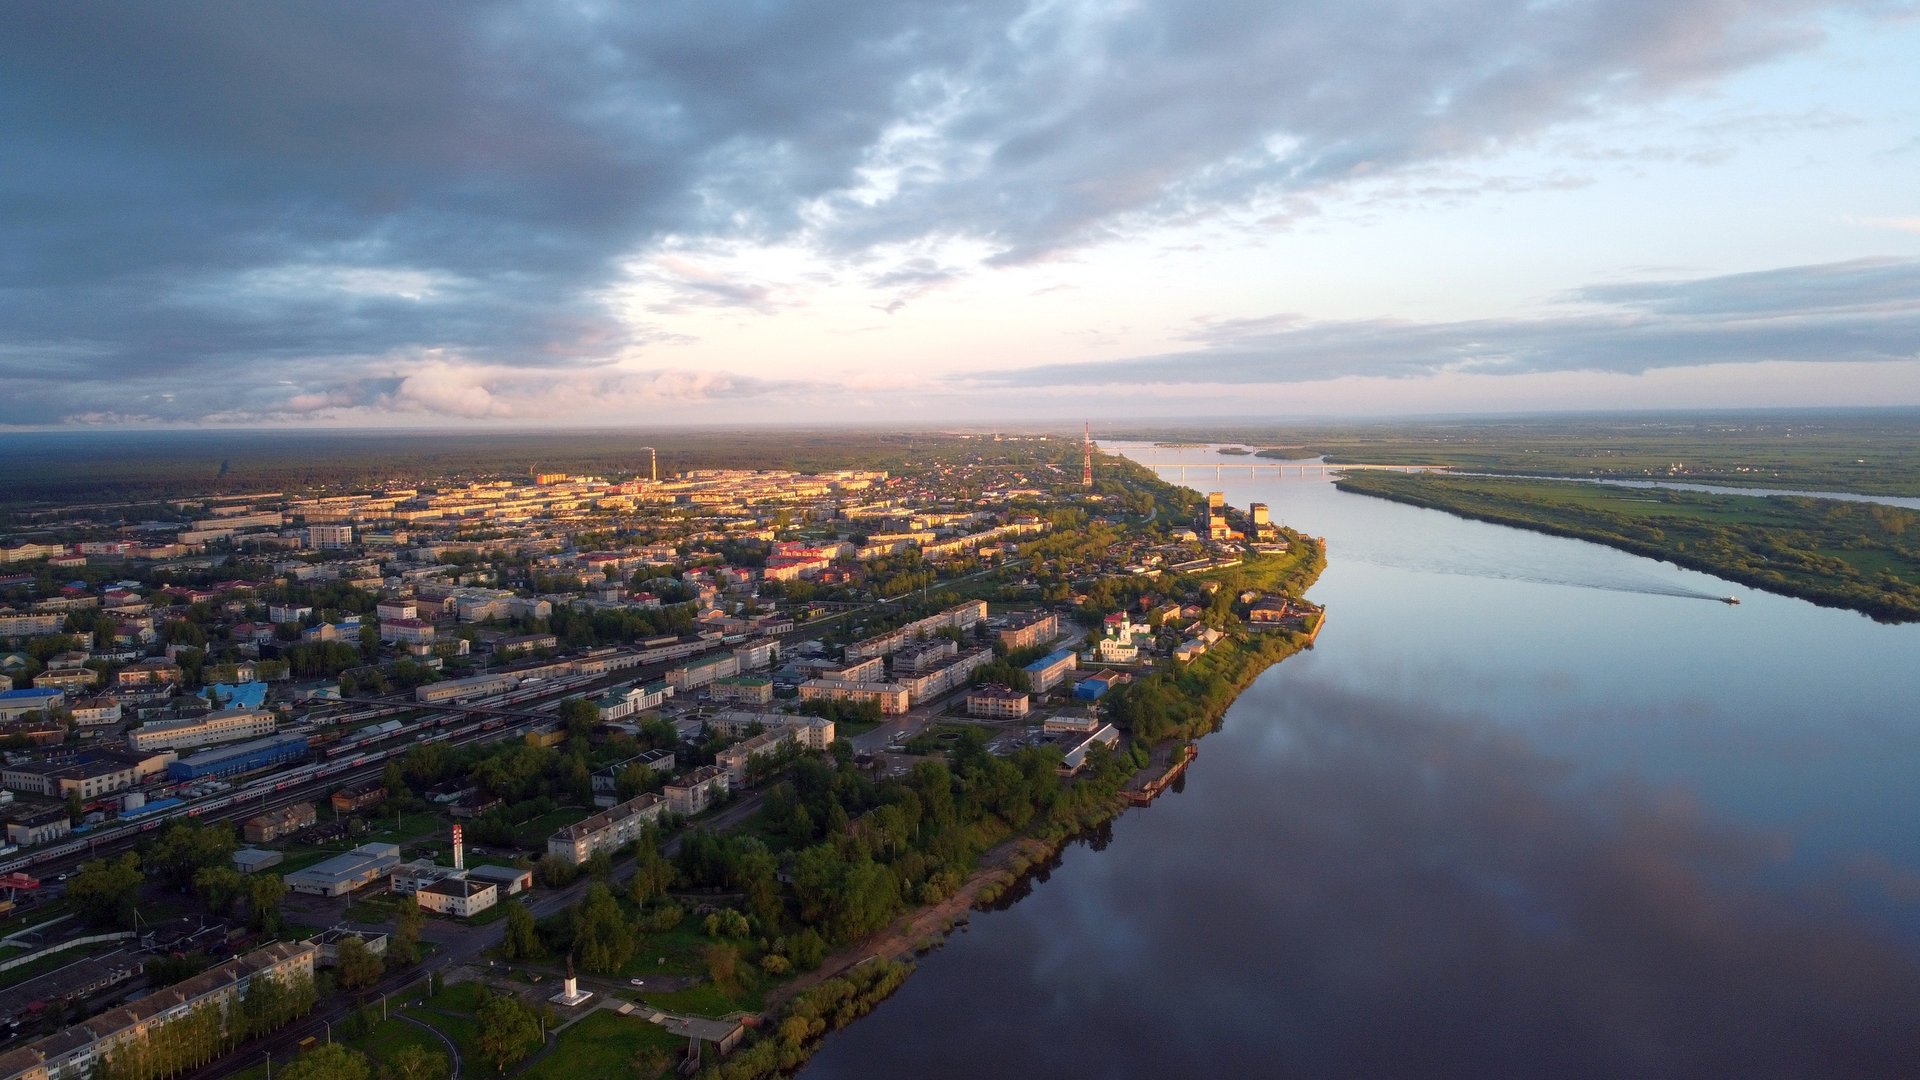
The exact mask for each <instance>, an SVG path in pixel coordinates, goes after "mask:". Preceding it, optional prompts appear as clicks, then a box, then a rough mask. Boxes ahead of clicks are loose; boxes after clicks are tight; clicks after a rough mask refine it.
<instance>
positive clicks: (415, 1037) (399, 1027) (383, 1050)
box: [341, 1019, 451, 1064]
mask: <svg viewBox="0 0 1920 1080" xmlns="http://www.w3.org/2000/svg"><path fill="white" fill-rule="evenodd" d="M341 1041H342V1042H345V1043H347V1045H349V1046H351V1047H353V1048H354V1049H356V1050H359V1051H362V1052H363V1053H365V1054H367V1055H368V1056H369V1057H371V1058H373V1059H374V1060H375V1061H391V1060H392V1059H393V1055H394V1054H395V1053H396V1052H398V1051H399V1050H400V1049H401V1048H402V1047H407V1046H418V1047H420V1048H421V1049H423V1050H428V1051H431V1052H433V1053H436V1054H439V1055H441V1056H442V1057H444V1056H446V1053H447V1047H446V1044H445V1043H442V1042H441V1041H440V1040H439V1039H436V1038H434V1037H433V1036H432V1035H430V1034H428V1033H427V1032H424V1031H421V1030H420V1029H419V1028H417V1027H415V1026H413V1025H412V1024H409V1023H407V1022H406V1021H404V1020H393V1019H388V1020H382V1021H380V1022H379V1023H377V1024H375V1025H374V1026H373V1031H372V1032H371V1033H369V1034H367V1035H365V1036H363V1037H361V1038H358V1039H353V1040H346V1039H342V1040H341ZM449 1064H451V1063H449Z"/></svg>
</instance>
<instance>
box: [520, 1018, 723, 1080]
mask: <svg viewBox="0 0 1920 1080" xmlns="http://www.w3.org/2000/svg"><path fill="white" fill-rule="evenodd" d="M684 1045H685V1042H684V1040H682V1039H681V1038H680V1037H679V1036H677V1035H674V1034H672V1033H671V1032H669V1031H667V1029H665V1028H663V1027H661V1026H659V1025H658V1024H650V1023H648V1022H647V1021H645V1020H642V1019H640V1018H639V1017H636V1016H620V1015H618V1014H617V1013H611V1012H607V1011H605V1010H601V1011H599V1012H595V1013H593V1014H591V1015H589V1016H587V1017H586V1018H585V1019H583V1020H581V1021H580V1022H579V1023H577V1024H574V1025H573V1026H572V1027H570V1028H568V1029H567V1030H565V1031H563V1032H561V1033H560V1038H559V1041H558V1042H557V1043H556V1044H555V1045H554V1048H553V1052H552V1053H550V1054H548V1055H547V1056H546V1057H544V1058H541V1059H540V1060H539V1061H537V1062H535V1063H534V1065H533V1067H532V1068H530V1069H528V1070H527V1071H526V1072H525V1073H523V1074H521V1075H522V1076H524V1077H525V1078H526V1080H628V1078H630V1077H636V1076H648V1077H652V1076H665V1075H669V1074H670V1073H671V1071H672V1063H673V1062H675V1061H676V1060H678V1059H677V1057H676V1055H677V1054H678V1053H679V1051H680V1050H681V1048H682V1047H683V1046H684ZM648 1048H653V1049H655V1050H657V1051H658V1058H659V1060H660V1061H662V1062H664V1063H665V1065H664V1067H663V1068H662V1069H661V1070H660V1071H659V1072H658V1073H647V1074H642V1073H638V1072H636V1071H635V1070H634V1056H635V1055H636V1054H638V1053H640V1052H641V1051H642V1050H645V1049H648Z"/></svg>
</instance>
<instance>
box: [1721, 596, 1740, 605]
mask: <svg viewBox="0 0 1920 1080" xmlns="http://www.w3.org/2000/svg"><path fill="white" fill-rule="evenodd" d="M1720 602H1721V603H1723V604H1738V603H1739V602H1740V598H1739V597H1737V596H1723V597H1721V598H1720Z"/></svg>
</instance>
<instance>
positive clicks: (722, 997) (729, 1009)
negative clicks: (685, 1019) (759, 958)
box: [641, 976, 767, 1019]
mask: <svg viewBox="0 0 1920 1080" xmlns="http://www.w3.org/2000/svg"><path fill="white" fill-rule="evenodd" d="M750 977H751V976H750ZM766 997H767V995H766V992H765V991H764V990H763V989H761V988H759V987H755V988H753V989H751V990H747V991H745V992H743V993H742V994H740V996H738V997H729V996H727V994H726V993H725V992H724V991H722V990H721V989H720V988H719V987H717V986H715V985H713V984H712V983H701V984H700V985H699V986H691V987H688V988H687V989H685V990H675V991H673V992H672V993H670V994H647V993H642V994H641V1000H643V1001H645V1002H646V1003H647V1004H649V1005H651V1006H653V1007H654V1008H656V1009H662V1010H664V1011H666V1012H670V1013H692V1014H693V1015H695V1016H711V1017H714V1018H716V1019H717V1018H719V1017H722V1016H727V1015H729V1014H732V1013H738V1012H759V1011H760V1010H761V1009H762V1008H764V1007H765V1006H766Z"/></svg>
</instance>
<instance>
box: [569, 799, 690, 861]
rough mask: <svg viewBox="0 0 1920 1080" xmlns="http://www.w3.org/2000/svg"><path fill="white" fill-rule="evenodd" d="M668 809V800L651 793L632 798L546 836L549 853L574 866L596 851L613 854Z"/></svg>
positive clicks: (636, 837)
mask: <svg viewBox="0 0 1920 1080" xmlns="http://www.w3.org/2000/svg"><path fill="white" fill-rule="evenodd" d="M666 808H667V801H666V800H665V799H663V798H661V797H660V796H659V795H656V794H654V793H652V792H648V793H646V794H644V795H641V796H639V797H637V798H633V799H629V800H627V801H626V802H623V803H621V804H619V805H618V806H613V807H610V808H608V809H606V810H602V811H601V812H600V813H598V814H594V815H592V816H590V817H588V818H586V819H584V820H582V821H578V822H575V823H574V824H572V825H568V826H566V827H565V828H563V829H561V830H559V831H558V832H556V833H554V834H553V835H552V836H551V837H548V838H547V853H548V854H549V855H558V856H559V857H561V858H563V859H565V860H567V861H568V862H570V863H572V864H574V865H575V866H578V865H580V864H581V863H584V862H586V861H587V860H588V859H591V858H593V856H594V853H595V852H599V851H605V852H608V853H609V854H611V853H612V852H615V851H618V850H619V849H620V848H623V847H625V846H626V845H628V844H631V843H633V842H634V841H635V840H636V839H638V838H639V837H640V834H641V833H642V832H644V831H645V830H646V827H647V826H648V825H651V824H654V823H655V822H658V821H659V820H660V815H661V814H662V813H664V812H665V811H666Z"/></svg>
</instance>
